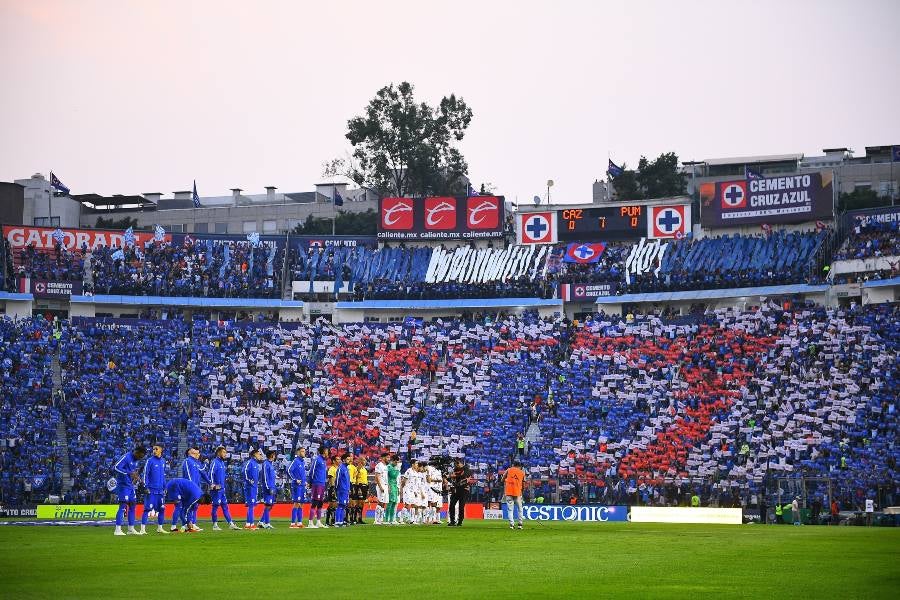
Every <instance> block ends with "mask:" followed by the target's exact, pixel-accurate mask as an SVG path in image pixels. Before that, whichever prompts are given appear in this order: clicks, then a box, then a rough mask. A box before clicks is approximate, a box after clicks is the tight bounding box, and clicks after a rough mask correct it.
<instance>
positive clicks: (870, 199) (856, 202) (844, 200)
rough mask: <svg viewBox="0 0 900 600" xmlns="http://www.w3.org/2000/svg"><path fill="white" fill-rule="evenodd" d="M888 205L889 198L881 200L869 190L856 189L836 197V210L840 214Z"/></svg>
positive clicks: (873, 191)
mask: <svg viewBox="0 0 900 600" xmlns="http://www.w3.org/2000/svg"><path fill="white" fill-rule="evenodd" d="M890 203H891V199H890V198H882V197H881V196H879V195H878V194H877V193H876V192H875V190H873V189H871V188H856V189H855V190H853V191H852V192H847V193H842V194H841V195H840V196H838V210H840V211H841V212H843V211H845V210H859V209H861V208H875V207H876V206H888V205H890Z"/></svg>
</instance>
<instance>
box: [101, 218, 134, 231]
mask: <svg viewBox="0 0 900 600" xmlns="http://www.w3.org/2000/svg"><path fill="white" fill-rule="evenodd" d="M137 224H138V222H137V219H132V218H131V217H122V218H121V219H118V220H116V219H104V218H103V217H97V225H96V227H97V229H128V228H129V227H134V228H135V229H137V228H138V226H137Z"/></svg>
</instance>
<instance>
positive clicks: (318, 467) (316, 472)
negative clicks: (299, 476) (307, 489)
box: [309, 454, 328, 485]
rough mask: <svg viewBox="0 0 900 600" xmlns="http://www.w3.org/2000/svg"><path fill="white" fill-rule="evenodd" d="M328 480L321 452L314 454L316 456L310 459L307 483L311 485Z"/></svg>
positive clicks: (323, 483) (326, 466)
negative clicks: (310, 464) (310, 465)
mask: <svg viewBox="0 0 900 600" xmlns="http://www.w3.org/2000/svg"><path fill="white" fill-rule="evenodd" d="M326 481H328V465H326V464H325V459H324V458H322V455H321V454H316V458H315V459H314V460H313V461H312V467H311V468H310V470H309V483H310V484H311V485H325V482H326Z"/></svg>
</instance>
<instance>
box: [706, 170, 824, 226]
mask: <svg viewBox="0 0 900 600" xmlns="http://www.w3.org/2000/svg"><path fill="white" fill-rule="evenodd" d="M833 180H834V173H833V172H832V171H821V172H817V173H800V174H796V175H785V176H783V177H760V178H757V179H740V180H736V181H720V182H717V183H704V184H702V185H701V186H700V206H701V210H700V222H701V223H702V224H703V225H704V226H706V227H734V226H740V225H761V224H773V223H802V222H805V221H813V220H816V219H830V218H832V217H833V216H834V185H833V183H834V182H833Z"/></svg>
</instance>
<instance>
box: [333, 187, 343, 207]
mask: <svg viewBox="0 0 900 600" xmlns="http://www.w3.org/2000/svg"><path fill="white" fill-rule="evenodd" d="M333 200H334V205H335V206H343V205H344V199H343V198H342V197H341V194H340V192H338V191H337V188H334V198H333Z"/></svg>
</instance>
